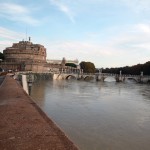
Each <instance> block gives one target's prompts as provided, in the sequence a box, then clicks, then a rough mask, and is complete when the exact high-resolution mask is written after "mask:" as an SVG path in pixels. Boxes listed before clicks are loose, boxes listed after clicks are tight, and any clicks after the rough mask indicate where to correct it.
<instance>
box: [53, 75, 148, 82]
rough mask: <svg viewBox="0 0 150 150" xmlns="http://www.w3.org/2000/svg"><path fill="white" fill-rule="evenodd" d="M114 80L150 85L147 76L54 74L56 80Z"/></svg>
mask: <svg viewBox="0 0 150 150" xmlns="http://www.w3.org/2000/svg"><path fill="white" fill-rule="evenodd" d="M110 77H111V78H114V79H115V81H116V82H123V81H125V80H134V81H136V82H138V83H150V76H146V75H143V74H141V75H122V74H121V73H120V74H109V73H54V74H53V79H54V80H65V79H66V80H67V79H70V78H75V79H78V80H86V79H94V80H96V81H103V82H104V81H105V79H106V78H110Z"/></svg>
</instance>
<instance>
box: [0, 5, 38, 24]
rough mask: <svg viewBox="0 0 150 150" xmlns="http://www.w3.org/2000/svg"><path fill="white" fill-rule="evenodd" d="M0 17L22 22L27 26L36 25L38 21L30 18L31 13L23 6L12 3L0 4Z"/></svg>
mask: <svg viewBox="0 0 150 150" xmlns="http://www.w3.org/2000/svg"><path fill="white" fill-rule="evenodd" d="M0 8H1V9H0V17H2V18H5V19H8V20H12V21H17V22H23V23H26V24H29V25H38V24H39V21H38V20H36V19H34V18H33V17H32V16H31V12H30V10H29V9H27V8H26V7H24V6H21V5H18V4H14V3H0Z"/></svg>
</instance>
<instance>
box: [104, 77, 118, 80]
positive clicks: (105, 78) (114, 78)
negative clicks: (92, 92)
mask: <svg viewBox="0 0 150 150" xmlns="http://www.w3.org/2000/svg"><path fill="white" fill-rule="evenodd" d="M109 79H112V81H113V80H114V81H116V77H115V76H104V77H103V81H106V80H108V81H109Z"/></svg>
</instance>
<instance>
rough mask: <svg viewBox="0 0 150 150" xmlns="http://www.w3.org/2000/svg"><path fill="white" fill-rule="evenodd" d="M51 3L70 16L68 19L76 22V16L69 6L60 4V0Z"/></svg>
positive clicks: (53, 0) (51, 0) (52, 0)
mask: <svg viewBox="0 0 150 150" xmlns="http://www.w3.org/2000/svg"><path fill="white" fill-rule="evenodd" d="M50 3H51V4H52V5H55V6H56V7H57V8H58V9H59V10H60V11H61V12H63V13H65V14H66V15H67V16H68V18H69V19H70V20H71V22H73V23H74V22H75V20H74V15H73V13H72V12H71V10H70V8H69V7H68V6H67V5H65V4H64V3H62V2H60V0H50Z"/></svg>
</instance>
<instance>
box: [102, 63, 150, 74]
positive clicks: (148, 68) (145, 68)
mask: <svg viewBox="0 0 150 150" xmlns="http://www.w3.org/2000/svg"><path fill="white" fill-rule="evenodd" d="M120 70H121V71H122V74H131V75H140V74H141V72H143V73H144V75H150V61H148V62H146V63H145V64H137V65H134V66H130V67H129V66H125V67H119V68H105V69H103V71H102V72H103V73H114V74H119V72H120Z"/></svg>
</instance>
